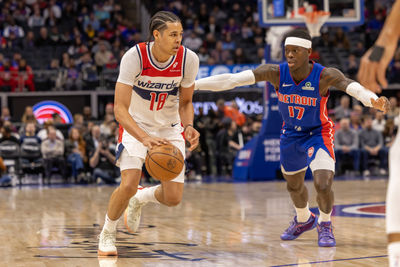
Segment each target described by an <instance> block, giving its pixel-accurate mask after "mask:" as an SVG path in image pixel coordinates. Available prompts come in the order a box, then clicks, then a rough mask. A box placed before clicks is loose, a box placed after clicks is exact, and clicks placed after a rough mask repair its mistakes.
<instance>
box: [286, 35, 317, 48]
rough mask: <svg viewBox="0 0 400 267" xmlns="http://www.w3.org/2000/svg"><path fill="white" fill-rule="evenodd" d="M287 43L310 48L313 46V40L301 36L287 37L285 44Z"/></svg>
mask: <svg viewBox="0 0 400 267" xmlns="http://www.w3.org/2000/svg"><path fill="white" fill-rule="evenodd" d="M287 45H296V46H301V47H304V48H307V49H308V48H311V47H312V42H311V41H310V40H307V39H303V38H299V37H288V38H286V39H285V46H287Z"/></svg>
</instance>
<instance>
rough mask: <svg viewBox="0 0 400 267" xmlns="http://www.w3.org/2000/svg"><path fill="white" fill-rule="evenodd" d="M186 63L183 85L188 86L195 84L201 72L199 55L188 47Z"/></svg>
mask: <svg viewBox="0 0 400 267" xmlns="http://www.w3.org/2000/svg"><path fill="white" fill-rule="evenodd" d="M184 64H185V65H184V66H183V79H182V82H181V86H182V87H185V88H187V87H190V86H192V85H193V83H194V81H195V79H196V76H197V73H198V72H199V57H198V56H197V55H196V54H195V53H194V52H193V51H192V50H190V49H188V48H186V59H185V62H184Z"/></svg>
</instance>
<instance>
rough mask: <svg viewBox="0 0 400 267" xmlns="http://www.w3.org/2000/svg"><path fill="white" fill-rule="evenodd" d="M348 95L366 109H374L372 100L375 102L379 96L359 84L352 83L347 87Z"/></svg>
mask: <svg viewBox="0 0 400 267" xmlns="http://www.w3.org/2000/svg"><path fill="white" fill-rule="evenodd" d="M346 93H348V94H349V95H351V96H352V97H354V98H355V99H357V100H358V101H360V102H361V103H363V105H364V106H366V107H372V103H371V98H372V99H374V100H377V99H378V96H377V95H376V94H375V93H374V92H372V91H370V90H368V89H366V88H365V87H364V86H362V85H361V84H359V83H358V82H352V83H350V84H349V85H347V88H346Z"/></svg>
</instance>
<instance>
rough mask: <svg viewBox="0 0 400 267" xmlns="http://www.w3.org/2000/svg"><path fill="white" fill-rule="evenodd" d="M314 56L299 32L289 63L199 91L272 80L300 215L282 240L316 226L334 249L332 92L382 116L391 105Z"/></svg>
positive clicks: (207, 83)
mask: <svg viewBox="0 0 400 267" xmlns="http://www.w3.org/2000/svg"><path fill="white" fill-rule="evenodd" d="M310 54H311V36H310V35H309V34H308V32H306V31H304V30H302V29H295V30H293V31H291V32H290V33H288V34H287V37H286V38H285V57H286V60H287V62H285V63H283V64H280V65H273V64H265V65H261V66H259V67H258V68H256V69H255V70H253V71H252V70H247V71H243V72H240V73H236V74H222V75H215V76H212V77H207V78H204V79H199V80H197V81H196V85H195V88H196V89H199V90H212V91H223V90H229V89H232V88H234V87H237V86H244V85H250V84H254V83H255V82H259V81H268V82H270V83H271V84H272V85H273V86H274V87H275V89H276V92H277V95H278V100H279V104H278V105H279V111H280V113H281V115H282V118H283V121H284V125H283V127H282V131H281V142H280V155H281V158H280V162H281V170H282V173H283V176H284V178H285V179H286V182H287V190H288V191H289V194H290V197H291V198H292V201H293V203H294V207H295V210H296V216H295V217H294V219H293V221H292V222H291V224H290V226H289V228H287V229H286V230H285V231H284V232H283V234H282V235H281V239H282V240H293V239H296V238H297V237H299V236H300V235H301V234H302V233H304V232H305V231H309V230H311V229H313V228H315V227H317V231H318V245H319V246H321V247H332V246H335V245H336V241H335V237H334V235H333V231H332V223H331V212H332V208H333V192H332V181H333V177H334V170H335V158H334V150H333V136H334V129H333V126H334V125H333V123H332V121H331V120H330V119H329V118H328V113H327V107H326V103H327V101H328V96H329V88H330V87H331V86H333V87H336V88H337V89H339V90H342V91H344V92H346V93H347V94H349V95H351V96H353V97H355V98H356V99H358V100H359V101H361V102H362V103H363V104H364V105H365V106H367V107H373V108H375V109H378V110H382V111H383V112H387V111H388V108H389V101H388V100H387V99H386V98H385V97H378V96H377V95H376V94H375V93H373V92H371V91H370V90H367V89H365V88H364V87H363V86H361V85H360V84H359V83H357V82H355V81H352V80H350V79H347V78H346V77H345V76H344V75H343V73H341V72H340V71H339V70H337V69H335V68H325V67H323V66H321V65H320V64H318V63H314V62H310V61H309V56H310ZM308 167H310V168H311V171H312V173H313V177H314V186H315V189H316V191H317V202H318V208H319V213H320V216H319V218H317V217H316V216H315V215H314V214H313V213H312V212H311V211H310V210H309V204H308V192H307V189H306V187H305V186H304V177H305V173H306V169H307V168H308Z"/></svg>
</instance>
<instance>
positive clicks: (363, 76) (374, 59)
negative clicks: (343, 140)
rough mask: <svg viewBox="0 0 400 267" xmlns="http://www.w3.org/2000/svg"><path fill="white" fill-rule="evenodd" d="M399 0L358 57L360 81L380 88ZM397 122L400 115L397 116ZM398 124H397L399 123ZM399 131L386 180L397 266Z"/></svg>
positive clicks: (394, 41) (396, 265)
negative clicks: (366, 48) (370, 45)
mask: <svg viewBox="0 0 400 267" xmlns="http://www.w3.org/2000/svg"><path fill="white" fill-rule="evenodd" d="M399 14H400V0H397V1H396V3H394V5H393V6H392V10H391V11H390V14H389V16H388V17H387V19H386V21H385V25H384V26H383V29H382V31H381V33H380V34H379V37H378V39H377V40H376V42H375V44H374V46H373V47H372V48H371V49H369V50H368V51H367V53H365V55H364V56H363V57H362V59H361V65H360V69H359V71H358V78H359V80H360V83H361V84H363V85H371V88H370V89H371V90H373V91H374V92H380V91H381V86H382V87H383V88H386V87H387V86H388V82H387V80H386V78H385V74H386V69H387V67H388V65H389V63H390V62H391V61H392V58H393V56H394V54H395V51H396V49H398V47H399V46H398V42H399V38H400V27H399V25H400V15H399ZM397 120H398V122H399V123H400V115H399V116H398V117H397ZM398 126H399V125H398ZM399 163H400V131H399V130H398V131H397V136H396V139H395V141H394V143H393V144H392V147H391V148H390V153H389V184H388V189H387V196H386V232H387V234H388V254H389V266H390V267H400V209H399V206H398V205H399V203H400V193H399V192H400V164H399Z"/></svg>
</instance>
